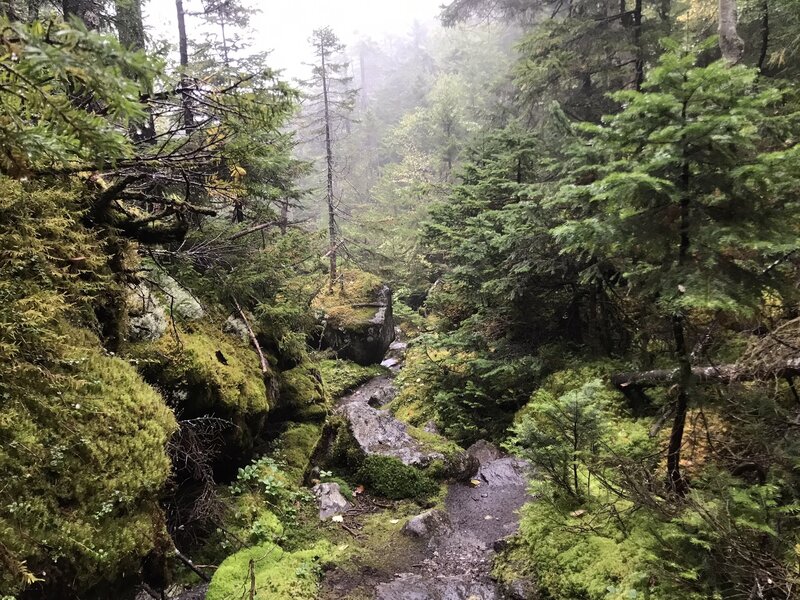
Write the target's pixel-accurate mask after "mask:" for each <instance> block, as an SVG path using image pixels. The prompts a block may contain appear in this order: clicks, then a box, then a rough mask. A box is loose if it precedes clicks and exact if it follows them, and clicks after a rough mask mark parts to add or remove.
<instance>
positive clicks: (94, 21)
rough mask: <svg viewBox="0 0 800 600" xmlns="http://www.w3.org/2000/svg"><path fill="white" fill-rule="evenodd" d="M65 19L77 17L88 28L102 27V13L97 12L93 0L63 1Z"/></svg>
mask: <svg viewBox="0 0 800 600" xmlns="http://www.w3.org/2000/svg"><path fill="white" fill-rule="evenodd" d="M61 8H62V11H63V12H64V19H65V20H66V19H69V18H70V17H77V18H78V19H80V20H81V21H83V23H84V24H85V25H86V27H87V28H88V29H99V28H100V15H99V14H97V12H95V10H94V9H95V5H94V2H93V1H92V0H63V1H62V3H61Z"/></svg>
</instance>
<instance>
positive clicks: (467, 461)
mask: <svg viewBox="0 0 800 600" xmlns="http://www.w3.org/2000/svg"><path fill="white" fill-rule="evenodd" d="M479 468H480V463H479V462H478V460H477V459H476V458H475V457H473V456H470V455H469V454H468V453H467V452H464V451H463V450H461V451H459V452H452V453H450V454H448V455H447V457H446V459H445V470H446V473H445V474H446V476H447V477H450V478H452V479H455V480H456V481H466V480H468V479H470V478H472V476H473V475H474V474H475V473H476V472H477V471H478V469H479Z"/></svg>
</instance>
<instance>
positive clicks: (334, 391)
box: [319, 360, 386, 398]
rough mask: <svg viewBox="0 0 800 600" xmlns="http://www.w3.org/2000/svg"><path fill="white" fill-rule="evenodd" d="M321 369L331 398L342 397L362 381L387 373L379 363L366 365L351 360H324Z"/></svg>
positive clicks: (320, 365) (320, 364)
mask: <svg viewBox="0 0 800 600" xmlns="http://www.w3.org/2000/svg"><path fill="white" fill-rule="evenodd" d="M319 370H320V373H321V374H322V380H323V381H324V382H325V389H326V390H327V392H328V394H329V396H330V397H331V398H341V397H342V396H344V395H345V394H346V393H348V392H350V391H352V390H354V389H355V388H356V387H358V386H359V385H361V384H362V383H365V382H367V381H369V380H370V379H372V378H374V377H378V376H379V375H383V374H384V373H386V370H385V369H384V368H383V367H380V366H378V365H372V366H368V367H364V366H361V365H359V364H356V363H354V362H350V361H349V360H322V361H320V362H319Z"/></svg>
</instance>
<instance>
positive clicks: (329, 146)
mask: <svg viewBox="0 0 800 600" xmlns="http://www.w3.org/2000/svg"><path fill="white" fill-rule="evenodd" d="M319 49H320V57H321V61H322V63H321V74H322V103H323V110H324V119H325V164H326V168H327V201H328V237H329V242H330V248H329V250H328V260H329V262H330V279H329V281H328V291H330V292H333V285H334V283H336V279H337V277H338V273H337V264H336V259H337V252H338V248H337V246H338V239H337V238H338V236H337V234H336V208H335V206H334V198H333V142H332V140H331V114H330V102H329V99H328V72H327V66H326V63H325V54H326V52H327V51H326V49H325V43H324V41H323V40H320V44H319Z"/></svg>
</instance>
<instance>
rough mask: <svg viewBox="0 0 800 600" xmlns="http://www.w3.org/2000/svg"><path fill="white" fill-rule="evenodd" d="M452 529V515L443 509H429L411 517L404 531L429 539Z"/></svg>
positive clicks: (407, 533)
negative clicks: (449, 515)
mask: <svg viewBox="0 0 800 600" xmlns="http://www.w3.org/2000/svg"><path fill="white" fill-rule="evenodd" d="M450 529H451V525H450V517H448V516H447V513H446V512H443V511H441V510H436V509H433V510H428V511H425V512H424V513H421V514H419V515H417V516H416V517H411V518H410V519H409V520H408V522H406V524H405V525H404V526H403V530H402V531H403V533H404V534H406V535H407V536H410V537H415V538H423V539H429V538H431V537H433V536H434V535H437V534H439V533H442V532H445V531H449V530H450Z"/></svg>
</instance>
